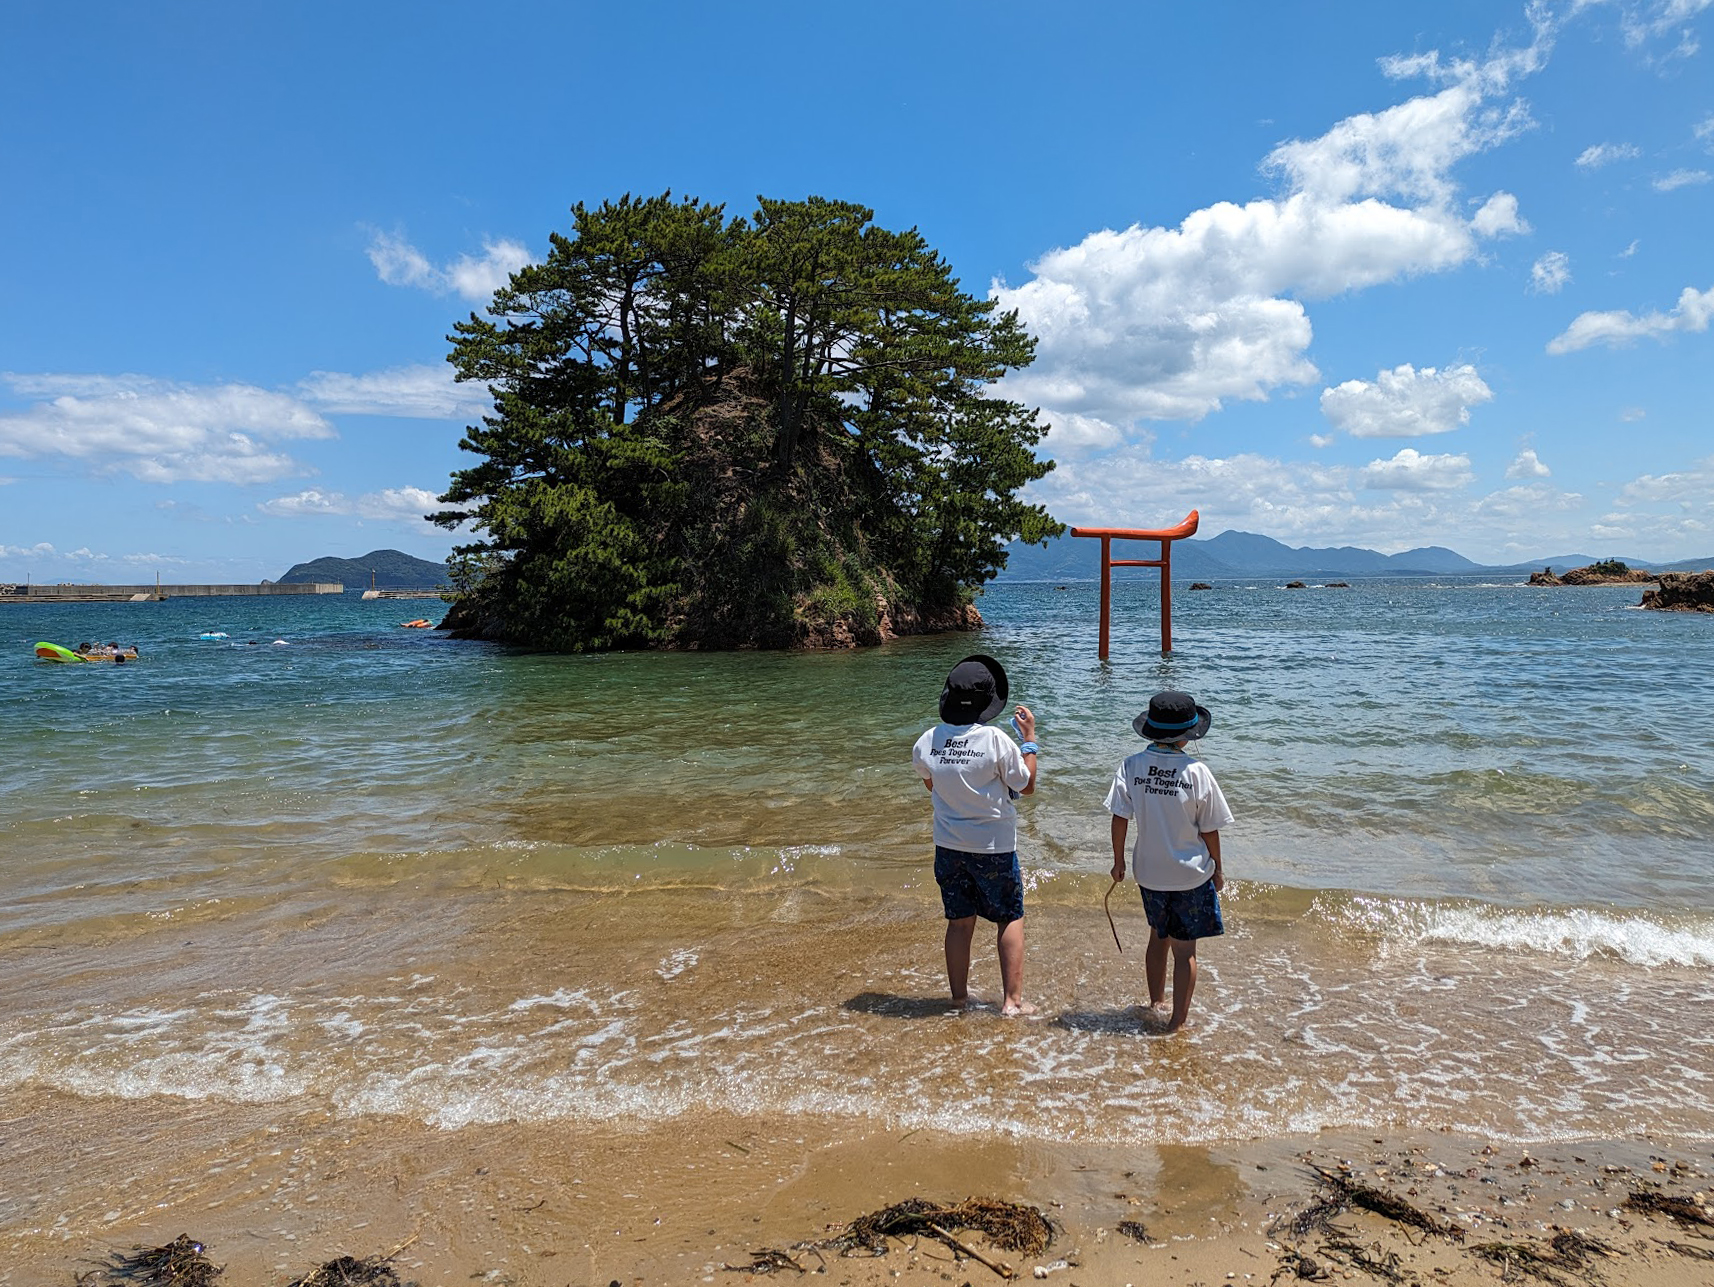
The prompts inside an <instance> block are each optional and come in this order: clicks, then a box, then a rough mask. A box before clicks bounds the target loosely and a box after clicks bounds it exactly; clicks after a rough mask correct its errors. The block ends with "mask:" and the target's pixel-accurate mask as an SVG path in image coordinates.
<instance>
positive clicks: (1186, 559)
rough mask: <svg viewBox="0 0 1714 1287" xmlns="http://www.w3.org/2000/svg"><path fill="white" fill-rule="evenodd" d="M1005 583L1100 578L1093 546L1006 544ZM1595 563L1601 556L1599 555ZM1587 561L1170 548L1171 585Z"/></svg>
mask: <svg viewBox="0 0 1714 1287" xmlns="http://www.w3.org/2000/svg"><path fill="white" fill-rule="evenodd" d="M1158 549H1159V547H1158V546H1157V545H1156V544H1155V543H1154V542H1153V541H1120V542H1116V543H1115V544H1114V546H1113V556H1114V557H1115V558H1134V559H1152V558H1154V557H1156V551H1157V550H1158ZM1006 556H1007V559H1006V570H1005V571H1004V572H1002V573H1001V574H1000V579H1001V580H1006V581H1073V580H1080V579H1083V580H1087V579H1093V578H1095V577H1098V576H1100V575H1101V547H1100V542H1098V541H1096V540H1094V539H1092V538H1087V537H1073V536H1069V535H1068V536H1062V537H1058V538H1057V539H1055V540H1052V541H1049V542H1048V543H1047V545H1046V547H1045V548H1044V547H1042V546H1039V545H1023V544H1020V543H1018V542H1016V541H1014V542H1013V543H1012V544H1011V545H1009V546H1007V547H1006ZM1601 557H1609V556H1606V555H1603V556H1601ZM1596 561H1597V559H1596V556H1595V555H1591V554H1561V555H1555V556H1553V557H1551V558H1543V559H1531V560H1528V561H1526V562H1523V563H1513V564H1507V565H1505V566H1503V567H1493V566H1488V565H1485V564H1481V563H1477V562H1474V561H1473V560H1471V559H1467V558H1465V557H1464V556H1463V555H1462V554H1459V553H1457V552H1456V551H1454V550H1449V549H1446V548H1445V547H1444V546H1439V545H1429V546H1423V547H1420V548H1418V549H1414V550H1405V551H1403V552H1402V553H1399V554H1381V553H1379V552H1378V551H1375V550H1365V549H1360V548H1358V547H1356V546H1351V545H1342V546H1338V547H1336V548H1322V549H1317V548H1314V547H1312V546H1297V547H1294V546H1290V545H1286V544H1285V543H1283V542H1281V541H1276V540H1274V539H1273V538H1272V537H1270V536H1258V535H1257V534H1256V533H1254V532H1239V531H1233V530H1227V531H1224V532H1222V533H1220V535H1218V536H1213V537H1209V538H1208V539H1206V540H1189V541H1174V542H1173V545H1172V574H1173V580H1174V581H1181V580H1182V581H1194V580H1206V579H1208V578H1210V577H1246V576H1270V577H1331V576H1445V575H1448V574H1454V573H1477V572H1487V573H1496V574H1502V573H1503V574H1515V575H1518V576H1523V575H1525V574H1527V573H1529V572H1535V571H1539V570H1541V569H1542V568H1544V567H1551V568H1552V569H1553V570H1554V571H1555V572H1563V571H1564V570H1565V569H1567V568H1578V567H1586V566H1588V565H1589V564H1591V563H1594V562H1596ZM1624 562H1626V563H1628V564H1630V565H1631V566H1632V567H1640V568H1649V569H1651V570H1654V571H1664V572H1692V571H1700V570H1701V569H1703V568H1707V567H1714V558H1707V559H1684V560H1681V561H1679V562H1677V563H1651V562H1649V561H1648V560H1647V559H1635V558H1626V559H1624ZM1113 575H1114V576H1116V577H1122V576H1151V577H1152V576H1154V575H1155V569H1153V568H1114V569H1113Z"/></svg>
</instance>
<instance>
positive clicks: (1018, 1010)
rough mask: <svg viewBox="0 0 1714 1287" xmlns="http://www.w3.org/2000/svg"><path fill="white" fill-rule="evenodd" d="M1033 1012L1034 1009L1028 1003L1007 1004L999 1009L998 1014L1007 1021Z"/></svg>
mask: <svg viewBox="0 0 1714 1287" xmlns="http://www.w3.org/2000/svg"><path fill="white" fill-rule="evenodd" d="M1035 1012H1036V1008H1035V1007H1034V1006H1033V1005H1031V1004H1030V1003H1029V1002H1028V1001H1017V1002H1008V1003H1007V1004H1006V1005H1004V1006H1002V1007H1001V1009H1000V1013H1001V1014H1003V1015H1005V1016H1006V1017H1007V1018H1008V1019H1015V1018H1017V1017H1019V1016H1021V1015H1026V1014H1034V1013H1035Z"/></svg>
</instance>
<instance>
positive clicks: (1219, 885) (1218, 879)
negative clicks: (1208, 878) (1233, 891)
mask: <svg viewBox="0 0 1714 1287" xmlns="http://www.w3.org/2000/svg"><path fill="white" fill-rule="evenodd" d="M1225 888H1226V873H1225V872H1223V871H1221V870H1220V868H1218V867H1216V868H1215V869H1214V892H1215V893H1216V894H1218V893H1219V892H1220V891H1221V890H1223V889H1225Z"/></svg>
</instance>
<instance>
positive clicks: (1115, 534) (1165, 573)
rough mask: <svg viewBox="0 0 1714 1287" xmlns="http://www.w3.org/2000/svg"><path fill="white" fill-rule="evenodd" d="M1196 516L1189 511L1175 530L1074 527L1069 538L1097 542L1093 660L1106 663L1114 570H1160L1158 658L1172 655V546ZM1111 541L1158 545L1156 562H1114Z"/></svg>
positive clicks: (1186, 532)
mask: <svg viewBox="0 0 1714 1287" xmlns="http://www.w3.org/2000/svg"><path fill="white" fill-rule="evenodd" d="M1199 521H1201V520H1200V515H1199V514H1198V513H1197V511H1195V510H1191V511H1190V513H1189V514H1188V515H1186V517H1185V520H1184V522H1182V523H1180V524H1179V525H1178V526H1177V527H1162V528H1135V527H1074V528H1072V529H1071V534H1072V535H1073V536H1091V537H1100V538H1101V640H1100V644H1099V647H1098V649H1097V651H1096V656H1097V657H1099V658H1100V659H1101V660H1102V661H1106V660H1107V635H1108V629H1107V623H1108V618H1109V616H1110V615H1111V612H1112V605H1113V569H1114V568H1159V569H1160V570H1161V656H1163V657H1164V656H1166V655H1167V654H1168V653H1170V652H1171V651H1172V543H1173V542H1174V541H1178V540H1183V539H1184V538H1185V537H1187V536H1191V535H1193V534H1194V533H1195V532H1196V525H1197V523H1198V522H1199ZM1114 541H1159V542H1160V544H1161V556H1160V558H1158V559H1116V558H1114V557H1113V542H1114Z"/></svg>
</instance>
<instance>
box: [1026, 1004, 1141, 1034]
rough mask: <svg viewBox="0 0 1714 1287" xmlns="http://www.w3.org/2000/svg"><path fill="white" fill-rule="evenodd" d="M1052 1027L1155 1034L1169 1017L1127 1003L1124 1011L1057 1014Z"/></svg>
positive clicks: (1073, 1030) (1114, 1032)
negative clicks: (1165, 1017)
mask: <svg viewBox="0 0 1714 1287" xmlns="http://www.w3.org/2000/svg"><path fill="white" fill-rule="evenodd" d="M1053 1026H1054V1027H1056V1028H1066V1029H1068V1030H1070V1031H1072V1032H1105V1033H1110V1034H1112V1035H1114V1036H1123V1037H1154V1036H1159V1035H1160V1034H1161V1033H1163V1032H1165V1031H1166V1020H1165V1019H1164V1018H1162V1017H1161V1016H1160V1015H1158V1014H1156V1013H1155V1012H1154V1011H1152V1010H1144V1009H1142V1008H1141V1007H1138V1006H1126V1007H1125V1008H1124V1009H1123V1010H1067V1011H1066V1012H1065V1013H1064V1014H1061V1015H1056V1016H1055V1017H1054V1020H1053Z"/></svg>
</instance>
